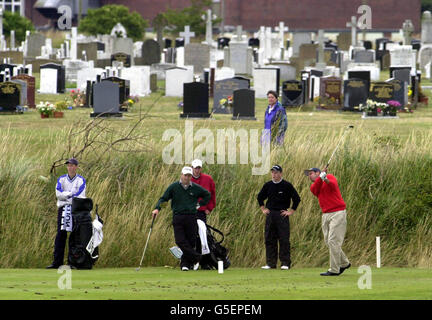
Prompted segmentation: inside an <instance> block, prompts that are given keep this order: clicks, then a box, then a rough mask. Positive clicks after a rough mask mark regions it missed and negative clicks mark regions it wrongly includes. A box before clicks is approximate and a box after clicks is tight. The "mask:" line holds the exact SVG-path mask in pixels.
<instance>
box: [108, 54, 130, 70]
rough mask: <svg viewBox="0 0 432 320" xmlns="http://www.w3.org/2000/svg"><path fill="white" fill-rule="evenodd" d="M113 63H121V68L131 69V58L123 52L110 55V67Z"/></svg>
mask: <svg viewBox="0 0 432 320" xmlns="http://www.w3.org/2000/svg"><path fill="white" fill-rule="evenodd" d="M113 62H121V63H123V67H125V68H130V67H131V56H130V55H128V54H126V53H124V52H117V53H114V54H112V55H111V66H112V65H113Z"/></svg>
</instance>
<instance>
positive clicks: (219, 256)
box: [197, 224, 231, 270]
mask: <svg viewBox="0 0 432 320" xmlns="http://www.w3.org/2000/svg"><path fill="white" fill-rule="evenodd" d="M206 226H207V243H208V247H209V249H210V253H209V254H205V255H203V256H202V257H201V261H200V265H201V269H206V270H212V269H217V268H218V261H223V266H224V269H228V268H229V266H230V265H231V261H230V260H229V258H228V249H227V248H225V247H224V246H222V245H221V243H222V242H223V241H224V239H225V237H224V234H223V233H222V231H220V230H218V229H216V228H214V227H212V226H209V225H208V224H206ZM212 231H214V232H215V233H217V234H219V235H220V236H221V237H222V239H221V240H219V241H217V240H216V238H215V237H214V235H213V233H212ZM197 251H198V252H201V241H200V239H199V236H198V239H197Z"/></svg>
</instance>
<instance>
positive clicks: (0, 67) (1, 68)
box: [0, 63, 17, 77]
mask: <svg viewBox="0 0 432 320" xmlns="http://www.w3.org/2000/svg"><path fill="white" fill-rule="evenodd" d="M16 67H17V65H15V64H9V63H2V64H0V72H2V71H6V70H8V71H9V75H10V76H11V77H12V76H14V69H15V68H16Z"/></svg>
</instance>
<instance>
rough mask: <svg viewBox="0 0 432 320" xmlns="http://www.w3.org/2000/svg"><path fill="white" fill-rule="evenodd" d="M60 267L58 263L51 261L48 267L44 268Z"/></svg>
mask: <svg viewBox="0 0 432 320" xmlns="http://www.w3.org/2000/svg"><path fill="white" fill-rule="evenodd" d="M59 267H60V265H58V264H55V263H51V264H50V265H49V266H48V267H46V268H45V269H58V268H59Z"/></svg>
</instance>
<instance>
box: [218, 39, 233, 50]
mask: <svg viewBox="0 0 432 320" xmlns="http://www.w3.org/2000/svg"><path fill="white" fill-rule="evenodd" d="M230 41H231V39H230V38H227V37H222V38H218V39H217V43H218V49H219V50H222V49H223V48H225V47H228V46H229V43H230Z"/></svg>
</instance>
